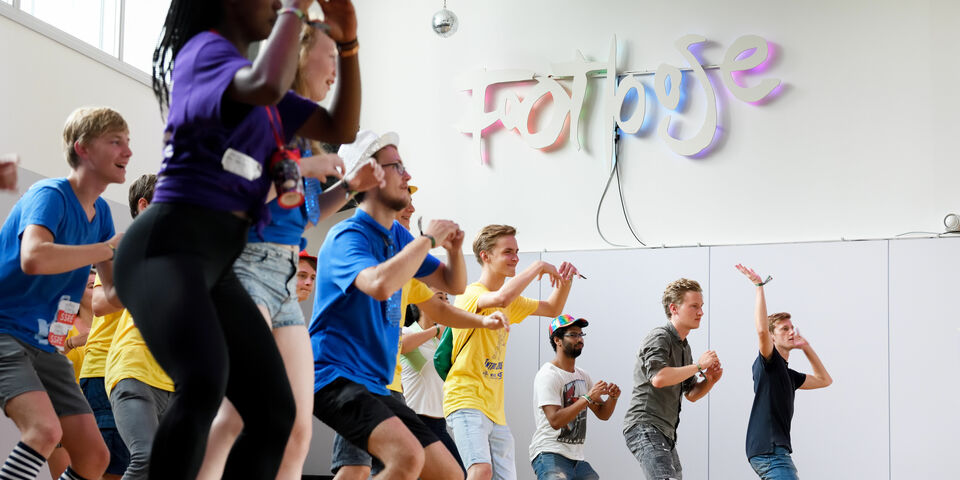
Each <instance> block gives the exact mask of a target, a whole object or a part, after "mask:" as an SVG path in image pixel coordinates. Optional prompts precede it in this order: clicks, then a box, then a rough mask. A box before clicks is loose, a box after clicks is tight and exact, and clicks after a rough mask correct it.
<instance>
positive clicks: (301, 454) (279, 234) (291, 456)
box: [197, 23, 383, 480]
mask: <svg viewBox="0 0 960 480" xmlns="http://www.w3.org/2000/svg"><path fill="white" fill-rule="evenodd" d="M336 52H337V49H336V43H335V42H334V41H333V40H331V39H330V37H328V36H327V35H325V34H324V33H323V32H321V31H319V30H318V29H316V28H314V26H313V25H312V24H310V23H308V24H306V25H304V26H303V29H302V33H301V35H300V49H299V59H300V60H299V68H298V70H297V77H296V79H295V82H294V85H295V86H296V87H297V88H296V89H295V90H294V91H295V92H296V93H298V94H301V95H304V96H305V97H306V98H309V99H310V100H313V101H317V102H318V101H320V100H323V98H324V97H325V96H326V94H327V92H328V90H329V87H330V84H331V83H332V78H335V77H336V73H335V72H336V56H337V53H336ZM331 56H332V57H333V59H331ZM351 79H352V80H354V81H355V82H357V83H359V80H360V79H359V77H351ZM345 88H347V89H348V90H350V91H353V90H359V84H357V85H351V86H349V87H345ZM351 100H352V99H351V98H350V96H349V95H347V96H339V97H338V98H337V99H336V101H335V102H334V105H333V108H334V109H338V108H342V107H341V103H344V102H346V103H351V104H352V102H351ZM355 106H356V108H357V109H358V110H359V107H360V105H359V103H356V104H355ZM355 115H359V112H356V113H355ZM317 143H318V142H311V141H309V139H304V138H300V137H298V138H296V139H295V140H294V141H293V142H291V146H290V148H297V149H299V150H300V151H301V152H302V153H304V154H305V155H309V160H311V161H315V163H317V165H319V166H320V168H319V169H318V171H317V173H316V174H310V176H316V175H317V174H319V177H318V178H319V180H320V181H321V182H323V181H326V177H328V176H329V177H334V178H340V177H341V176H342V174H341V171H342V170H343V161H342V160H341V159H340V157H338V156H337V155H336V154H330V153H323V152H322V151H320V150H318V149H319V148H320V147H319V145H318V144H317ZM314 151H316V153H317V155H313V153H314ZM306 161H307V160H301V162H306ZM346 173H347V175H346V177H345V178H343V181H342V182H341V183H340V186H339V187H337V188H333V189H331V190H329V191H327V192H326V193H323V194H319V195H317V198H316V199H312V198H308V199H306V202H305V204H304V205H300V206H299V207H295V208H284V207H283V206H281V205H280V203H279V199H272V200H271V201H270V202H269V203H268V208H269V210H270V222H269V223H268V224H267V225H266V226H265V227H264V228H263V229H262V230H258V231H255V230H251V231H250V234H249V236H248V238H247V244H246V246H245V247H244V249H243V252H242V253H241V254H240V257H239V258H237V261H236V262H235V263H234V266H233V270H234V272H235V273H236V275H237V278H238V279H239V280H240V283H241V284H243V287H244V288H245V289H246V290H247V293H249V294H250V297H251V298H252V299H253V301H254V303H256V305H257V307H258V308H259V309H260V313H261V314H262V315H263V318H264V319H266V321H267V324H268V325H270V326H271V330H272V332H273V337H274V339H275V340H276V342H277V348H278V349H279V350H280V356H281V357H282V358H283V364H284V367H285V369H286V372H287V378H288V379H289V380H290V386H291V388H292V389H293V397H294V401H295V403H296V405H297V414H296V417H295V420H294V424H293V431H292V432H291V434H290V440H289V441H288V442H287V448H286V451H285V452H284V455H283V461H282V462H281V464H280V470H279V472H278V473H277V477H276V478H277V479H280V480H299V479H300V477H301V476H302V474H303V464H304V462H305V461H306V458H307V453H308V452H309V450H310V437H311V434H312V431H313V354H312V352H311V350H310V335H309V334H308V333H307V328H306V321H305V320H304V317H303V310H301V308H300V305H299V304H298V302H299V300H298V293H297V283H295V280H296V281H297V282H299V280H297V270H298V268H299V263H300V258H301V257H300V255H299V252H300V251H301V250H302V249H303V248H304V247H306V239H305V238H303V233H304V230H305V229H306V228H309V227H311V226H313V225H314V223H312V220H311V219H309V218H308V212H307V205H311V204H313V205H316V206H317V209H318V212H316V218H315V219H313V220H315V221H320V220H322V219H324V218H326V217H328V216H330V215H332V214H333V213H336V212H337V211H338V210H339V209H340V208H341V207H342V206H343V205H345V204H346V203H347V201H349V200H350V198H351V197H352V195H353V194H355V193H359V192H363V191H366V190H369V189H370V188H373V187H375V186H377V185H378V184H380V182H381V181H382V179H383V169H381V168H380V166H379V165H377V164H376V163H375V162H367V163H364V164H362V166H360V167H359V169H358V170H357V171H351V172H346ZM305 190H306V188H305ZM307 194H308V195H313V193H311V192H309V191H307ZM242 428H243V422H242V420H241V419H240V415H239V414H238V413H237V410H236V409H235V408H234V406H233V405H232V404H231V403H230V401H229V400H224V402H223V405H222V406H221V407H220V410H219V412H218V413H217V416H216V418H214V421H213V424H212V426H211V431H210V439H209V441H208V443H207V453H206V455H205V458H204V463H203V467H202V468H201V469H200V474H199V475H198V477H197V478H198V479H200V480H216V479H219V478H220V477H221V476H222V474H223V467H224V464H225V463H226V461H227V455H228V454H229V452H230V447H231V446H232V445H233V443H234V441H235V440H236V438H237V436H238V435H239V434H240V431H241V430H242Z"/></svg>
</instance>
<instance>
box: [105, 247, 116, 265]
mask: <svg viewBox="0 0 960 480" xmlns="http://www.w3.org/2000/svg"><path fill="white" fill-rule="evenodd" d="M107 246H108V247H110V261H111V262H112V261H113V258H114V257H116V256H117V247H114V246H113V245H110V244H109V243H108V244H107Z"/></svg>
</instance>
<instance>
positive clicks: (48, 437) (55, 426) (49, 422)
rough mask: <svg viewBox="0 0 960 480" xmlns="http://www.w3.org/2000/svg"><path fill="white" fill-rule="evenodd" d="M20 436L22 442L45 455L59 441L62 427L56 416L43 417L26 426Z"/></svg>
mask: <svg viewBox="0 0 960 480" xmlns="http://www.w3.org/2000/svg"><path fill="white" fill-rule="evenodd" d="M22 437H23V443H25V444H27V445H28V446H30V448H32V449H34V450H36V451H38V452H41V453H44V455H46V454H48V453H49V452H52V451H53V449H54V448H56V447H57V444H58V443H60V439H61V437H63V429H62V428H61V427H60V422H58V421H57V419H56V418H52V419H46V418H45V419H41V420H39V421H37V422H33V423H31V424H30V425H29V426H27V428H25V429H24V430H23V433H22Z"/></svg>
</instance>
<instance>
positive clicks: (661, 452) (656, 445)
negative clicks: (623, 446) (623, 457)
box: [623, 423, 683, 480]
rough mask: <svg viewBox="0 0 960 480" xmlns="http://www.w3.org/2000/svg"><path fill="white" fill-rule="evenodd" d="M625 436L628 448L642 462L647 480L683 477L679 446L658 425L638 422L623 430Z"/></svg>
mask: <svg viewBox="0 0 960 480" xmlns="http://www.w3.org/2000/svg"><path fill="white" fill-rule="evenodd" d="M623 437H624V439H625V440H626V442H627V448H629V449H630V452H631V453H633V456H634V457H636V458H637V460H638V461H639V462H640V467H641V468H643V474H644V475H645V476H646V477H647V480H682V479H683V467H682V466H681V465H680V457H679V456H678V455H677V448H676V446H675V445H674V443H673V442H672V441H670V439H669V438H667V437H666V435H664V434H663V433H662V432H660V430H657V427H654V426H653V425H650V424H647V423H638V424H636V425H634V426H632V427H630V429H628V430H627V431H626V432H623Z"/></svg>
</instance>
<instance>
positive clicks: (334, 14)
mask: <svg viewBox="0 0 960 480" xmlns="http://www.w3.org/2000/svg"><path fill="white" fill-rule="evenodd" d="M317 1H318V3H319V5H320V9H321V10H323V23H325V24H326V25H327V26H328V27H330V32H329V35H330V38H332V39H333V41H335V42H337V43H346V42H352V41H354V40H356V39H357V12H356V10H354V8H353V3H352V2H351V1H350V0H317ZM310 3H313V0H310V1H309V2H308V6H309V4H310Z"/></svg>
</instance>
